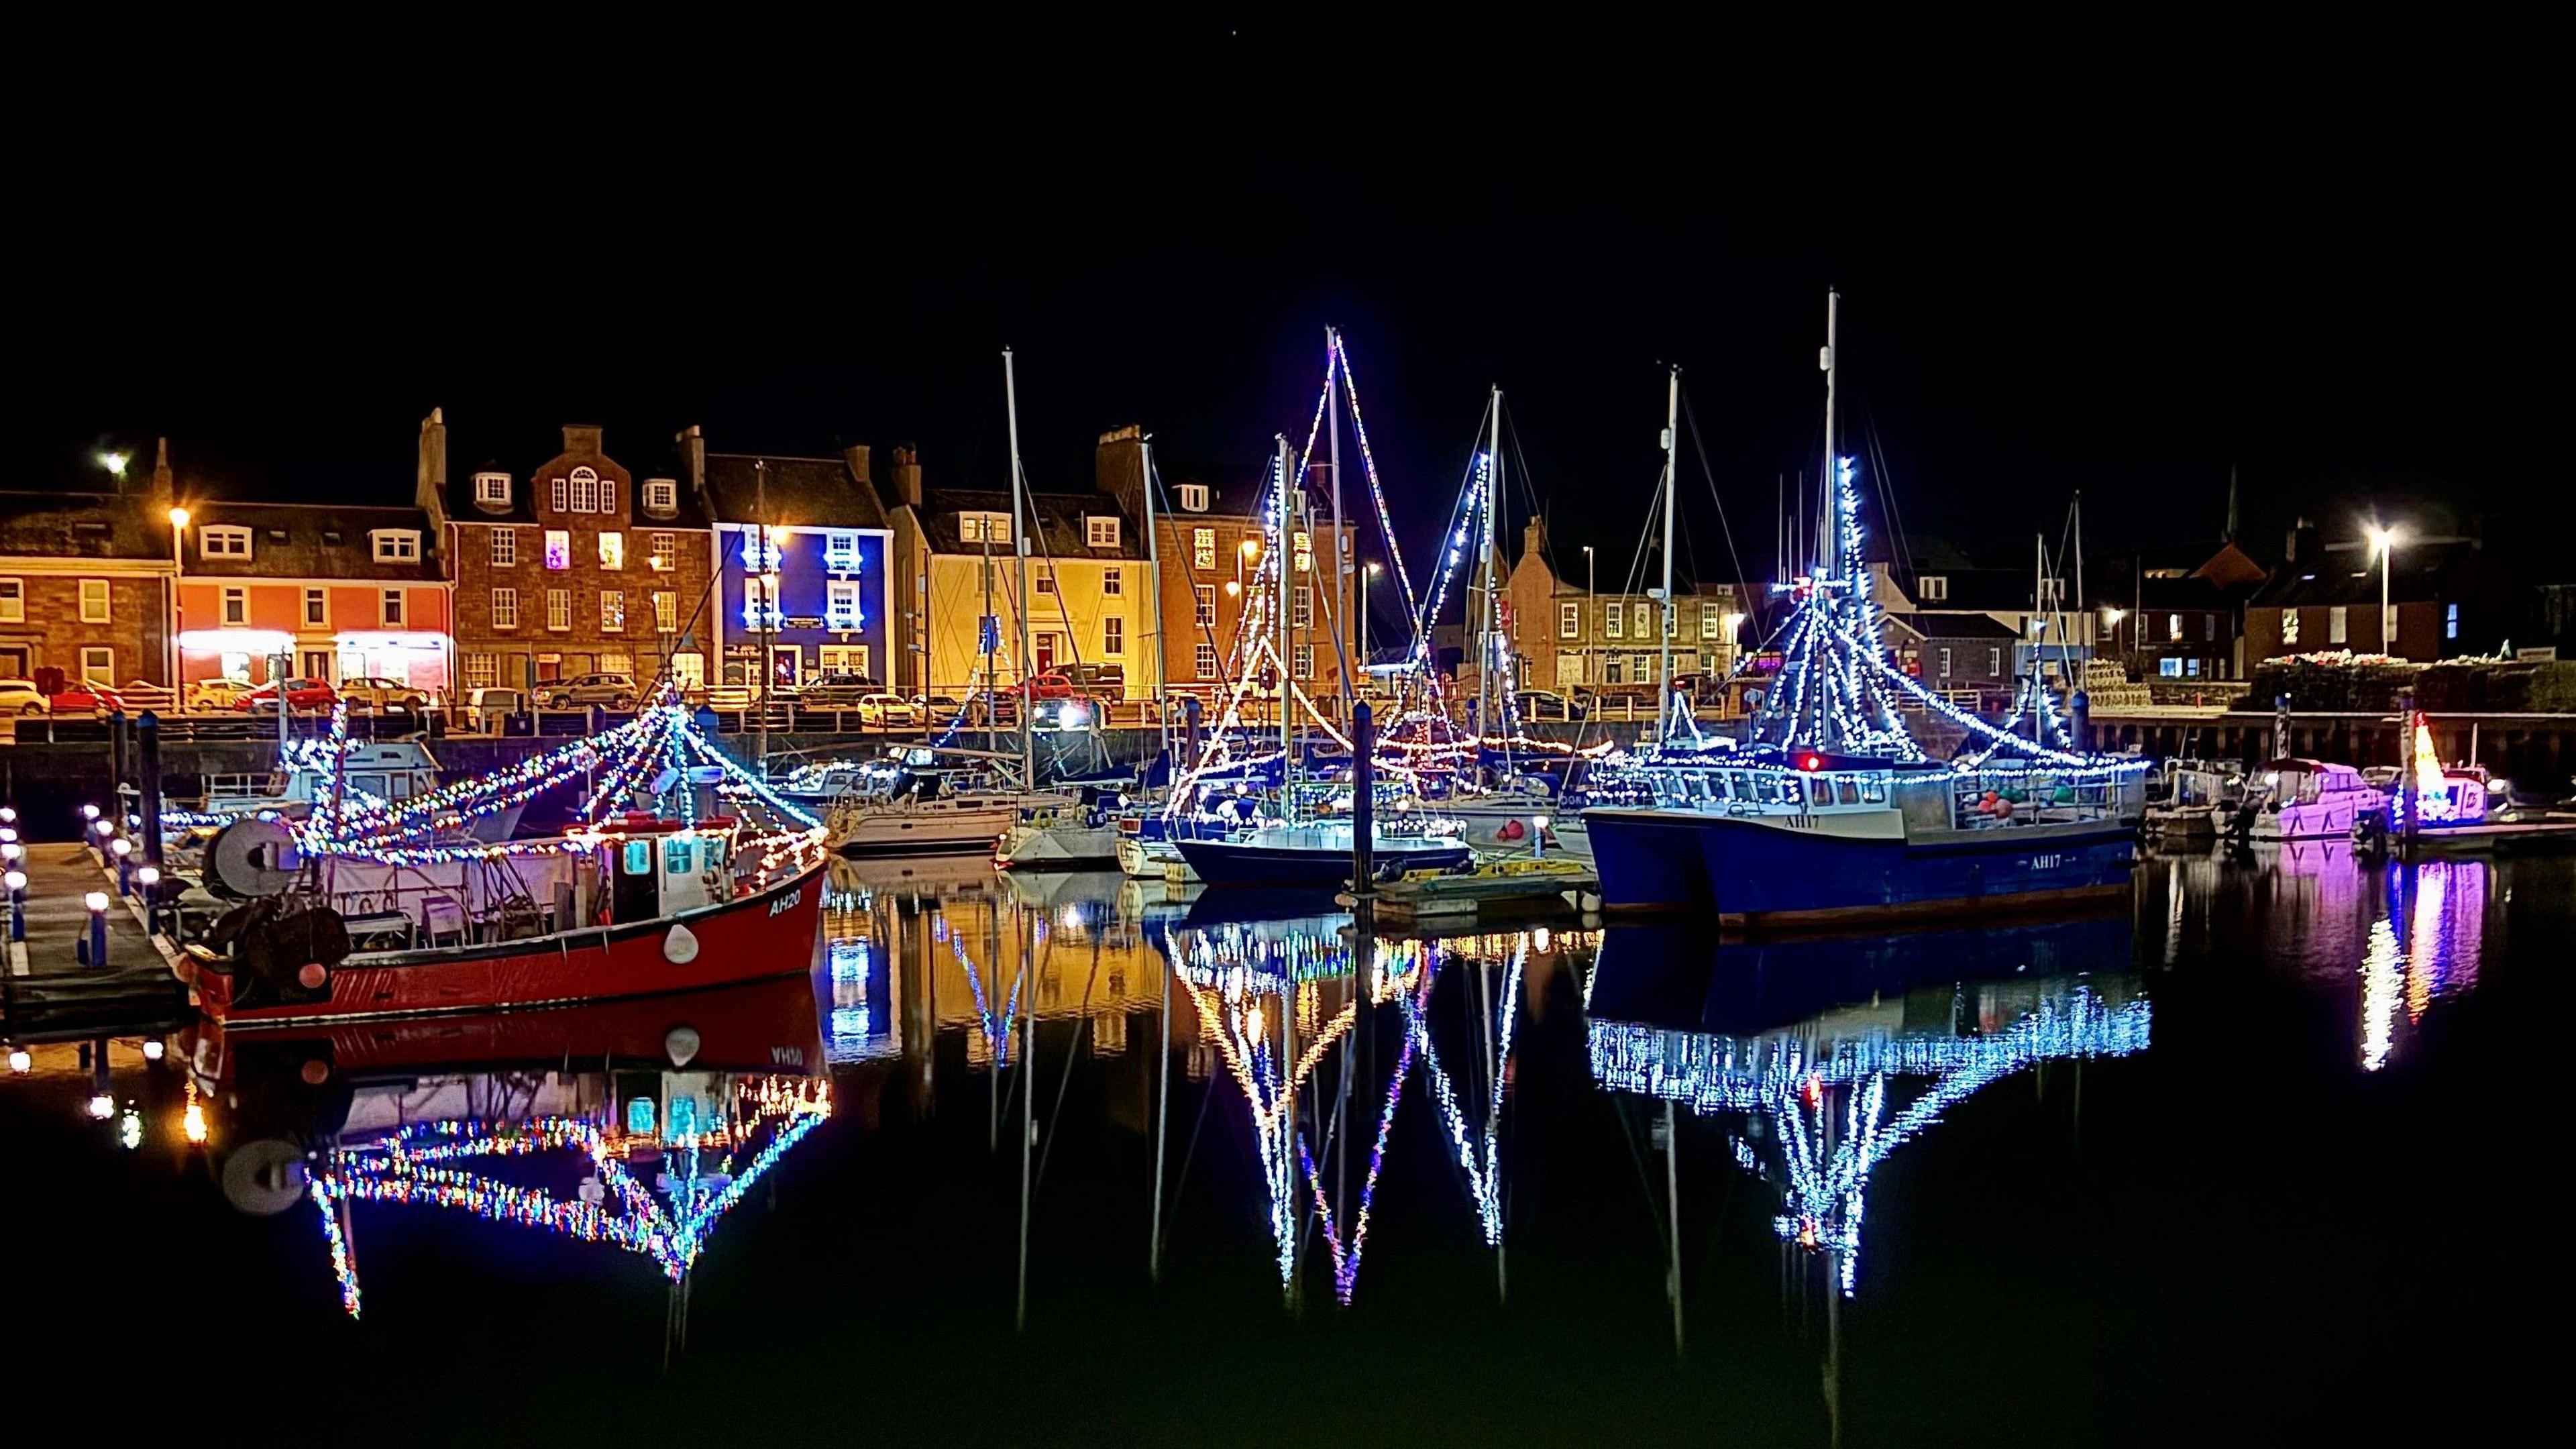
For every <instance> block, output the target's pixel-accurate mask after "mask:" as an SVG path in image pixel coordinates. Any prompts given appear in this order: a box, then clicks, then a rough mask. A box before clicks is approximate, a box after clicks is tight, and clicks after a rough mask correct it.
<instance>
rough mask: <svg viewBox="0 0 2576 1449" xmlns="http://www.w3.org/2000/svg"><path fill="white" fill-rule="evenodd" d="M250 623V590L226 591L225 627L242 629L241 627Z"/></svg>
mask: <svg viewBox="0 0 2576 1449" xmlns="http://www.w3.org/2000/svg"><path fill="white" fill-rule="evenodd" d="M249 622H250V590H248V589H226V590H224V624H225V626H226V627H227V628H238V627H240V626H241V625H244V624H248V623H249Z"/></svg>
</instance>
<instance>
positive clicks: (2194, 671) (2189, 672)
mask: <svg viewBox="0 0 2576 1449" xmlns="http://www.w3.org/2000/svg"><path fill="white" fill-rule="evenodd" d="M2182 672H2183V675H2184V677H2186V678H2189V679H2198V678H2199V677H2200V661H2199V660H2197V659H2186V660H2184V661H2183V662H2182Z"/></svg>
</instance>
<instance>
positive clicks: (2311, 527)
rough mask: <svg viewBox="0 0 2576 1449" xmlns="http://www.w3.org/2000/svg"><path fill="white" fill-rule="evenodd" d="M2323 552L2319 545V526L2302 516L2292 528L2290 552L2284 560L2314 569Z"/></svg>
mask: <svg viewBox="0 0 2576 1449" xmlns="http://www.w3.org/2000/svg"><path fill="white" fill-rule="evenodd" d="M2323 554H2324V550H2322V549H2320V548H2318V547H2317V526H2316V525H2315V524H2313V523H2310V522H2308V520H2307V519H2306V518H2304V517H2302V518H2301V519H2300V520H2299V521H2298V522H2297V523H2296V524H2293V525H2292V526H2291V528H2290V538H2289V545H2288V553H2287V555H2286V556H2285V558H2284V559H2283V561H2284V562H2286V563H2294V564H2297V565H2299V566H2301V567H2302V568H2309V569H2313V568H2315V567H2316V566H2317V564H2318V562H2319V560H2320V559H2321V558H2322V556H2323Z"/></svg>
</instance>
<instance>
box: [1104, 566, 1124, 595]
mask: <svg viewBox="0 0 2576 1449" xmlns="http://www.w3.org/2000/svg"><path fill="white" fill-rule="evenodd" d="M1126 592H1127V580H1126V579H1125V578H1124V577H1122V576H1121V575H1120V574H1119V572H1118V570H1116V569H1102V570H1101V571H1100V596H1101V597H1102V598H1105V599H1115V598H1120V597H1122V596H1124V595H1125V594H1126Z"/></svg>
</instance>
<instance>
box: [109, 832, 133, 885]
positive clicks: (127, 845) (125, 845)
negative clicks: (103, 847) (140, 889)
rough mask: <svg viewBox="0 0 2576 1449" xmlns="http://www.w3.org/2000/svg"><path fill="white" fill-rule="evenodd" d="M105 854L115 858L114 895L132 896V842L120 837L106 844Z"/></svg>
mask: <svg viewBox="0 0 2576 1449" xmlns="http://www.w3.org/2000/svg"><path fill="white" fill-rule="evenodd" d="M107 853H108V854H110V855H112V856H114V857H116V893H117V894H118V895H121V896H130V895H132V894H134V842H133V841H131V840H128V839H126V838H125V837H124V836H122V835H120V836H118V837H116V838H115V839H114V840H111V841H109V842H108V843H107Z"/></svg>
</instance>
